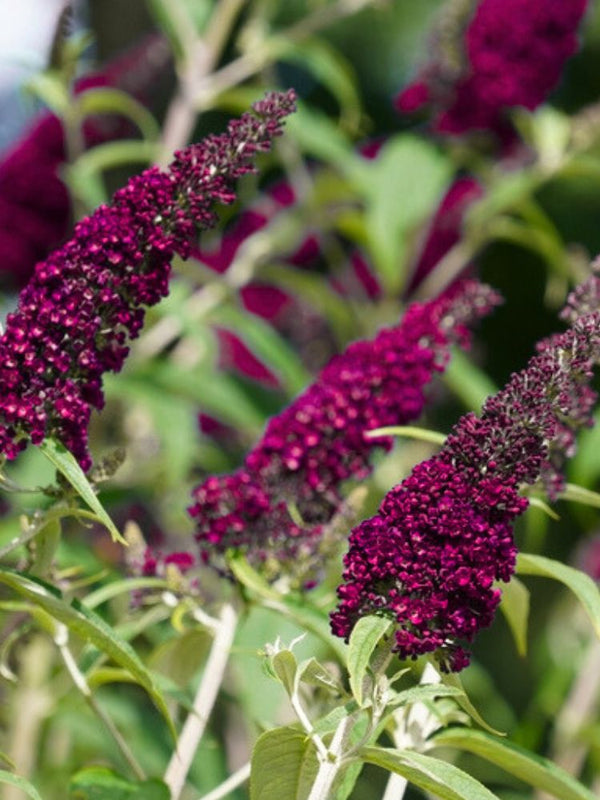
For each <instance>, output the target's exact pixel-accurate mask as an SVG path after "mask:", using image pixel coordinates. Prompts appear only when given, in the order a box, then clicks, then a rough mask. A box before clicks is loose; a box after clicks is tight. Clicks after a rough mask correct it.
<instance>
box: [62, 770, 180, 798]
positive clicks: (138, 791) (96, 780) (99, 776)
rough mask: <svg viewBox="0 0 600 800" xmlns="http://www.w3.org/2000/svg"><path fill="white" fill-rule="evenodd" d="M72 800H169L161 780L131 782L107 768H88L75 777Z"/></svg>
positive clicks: (73, 778) (70, 786)
mask: <svg viewBox="0 0 600 800" xmlns="http://www.w3.org/2000/svg"><path fill="white" fill-rule="evenodd" d="M69 791H70V797H71V800H169V798H170V792H169V789H168V788H167V786H166V784H164V783H163V782H162V781H159V780H155V779H152V780H148V781H136V782H135V783H132V782H131V781H128V780H126V779H125V778H122V777H121V776H120V775H117V774H116V773H114V772H112V771H111V770H109V769H106V768H105V767H88V768H87V769H83V770H81V771H80V772H78V773H76V774H75V775H73V777H72V778H71V782H70V784H69Z"/></svg>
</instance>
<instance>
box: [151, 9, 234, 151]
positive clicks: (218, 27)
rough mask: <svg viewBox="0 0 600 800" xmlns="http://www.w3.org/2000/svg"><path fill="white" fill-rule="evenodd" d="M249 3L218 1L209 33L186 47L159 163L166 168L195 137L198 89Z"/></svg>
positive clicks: (164, 130) (209, 24)
mask: <svg viewBox="0 0 600 800" xmlns="http://www.w3.org/2000/svg"><path fill="white" fill-rule="evenodd" d="M246 1H247V0H219V2H217V3H216V4H215V8H214V11H213V16H212V17H211V19H210V22H209V23H208V27H207V30H206V33H205V34H204V36H203V37H202V38H197V39H195V40H194V41H193V43H191V44H189V45H188V47H187V48H186V50H187V53H186V59H185V61H186V63H185V64H184V66H183V68H182V70H181V78H180V81H179V86H178V89H177V92H176V94H175V96H174V98H173V100H172V101H171V104H170V105H169V108H168V110H167V115H166V117H165V123H164V126H163V136H162V142H161V154H160V159H159V162H160V164H161V165H163V166H164V165H166V164H167V163H168V162H169V161H170V159H171V158H172V154H173V152H174V151H175V150H178V149H179V148H180V147H183V145H185V144H187V142H188V141H189V138H190V136H191V134H192V130H193V128H194V124H195V122H196V116H197V114H198V108H197V106H196V104H195V102H194V96H195V94H196V87H197V85H198V83H199V82H200V81H202V80H203V79H205V78H206V76H207V75H209V73H211V72H212V70H213V69H214V67H215V65H216V64H217V62H218V60H219V58H220V56H221V53H222V52H223V49H224V47H225V45H226V44H227V40H228V38H229V35H230V33H231V29H232V28H233V25H234V24H235V20H236V19H237V16H238V14H239V12H240V11H241V9H242V7H243V6H244V5H245V3H246Z"/></svg>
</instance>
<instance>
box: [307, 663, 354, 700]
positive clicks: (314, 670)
mask: <svg viewBox="0 0 600 800" xmlns="http://www.w3.org/2000/svg"><path fill="white" fill-rule="evenodd" d="M300 682H302V683H307V684H309V685H310V686H318V687H319V688H320V689H324V690H325V691H327V692H329V693H331V694H338V695H340V696H341V697H345V696H347V695H346V692H345V691H344V687H343V686H342V685H341V683H340V682H339V681H338V680H337V678H336V677H335V676H334V675H332V674H331V672H330V671H329V670H328V669H327V667H324V666H323V664H320V663H319V662H318V661H317V659H316V658H309V659H307V660H306V661H303V662H302V663H301V664H300V665H299V666H298V671H297V672H296V679H295V687H294V688H295V690H296V691H297V690H298V685H299V684H300Z"/></svg>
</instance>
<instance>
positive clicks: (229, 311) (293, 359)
mask: <svg viewBox="0 0 600 800" xmlns="http://www.w3.org/2000/svg"><path fill="white" fill-rule="evenodd" d="M210 318H211V321H213V322H215V323H216V324H217V325H222V326H223V327H224V328H227V330H229V331H232V332H233V333H235V334H237V335H238V336H239V337H240V339H242V341H243V342H244V344H246V345H247V346H248V347H249V348H250V350H252V352H253V353H254V354H255V355H256V356H257V358H258V359H259V360H260V361H262V362H263V363H264V364H265V365H266V366H267V367H269V368H270V369H272V370H273V371H274V372H275V373H276V374H277V375H278V377H279V378H280V380H281V382H282V384H283V386H284V387H285V388H286V389H287V391H288V393H289V394H291V395H295V394H298V392H300V391H302V389H303V388H304V387H305V386H306V385H307V384H308V383H309V382H310V375H309V373H308V372H307V371H306V370H305V369H304V367H303V366H302V365H301V364H300V362H299V361H298V354H297V353H296V352H295V351H294V350H293V349H292V348H291V347H290V346H289V345H288V343H287V342H286V341H285V340H284V339H283V337H282V336H281V335H280V334H279V333H277V331H276V330H275V328H273V326H272V325H269V323H268V322H265V321H264V320H262V319H260V317H257V316H255V315H254V314H248V313H244V312H242V311H240V310H239V309H236V308H233V307H232V306H221V307H220V308H217V309H215V310H214V311H213V312H211V314H210Z"/></svg>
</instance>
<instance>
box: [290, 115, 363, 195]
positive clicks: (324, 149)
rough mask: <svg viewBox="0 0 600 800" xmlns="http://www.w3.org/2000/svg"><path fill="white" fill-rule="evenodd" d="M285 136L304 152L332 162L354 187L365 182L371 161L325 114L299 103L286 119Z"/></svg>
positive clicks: (326, 161) (328, 162) (329, 162)
mask: <svg viewBox="0 0 600 800" xmlns="http://www.w3.org/2000/svg"><path fill="white" fill-rule="evenodd" d="M286 135H289V136H292V137H293V138H294V139H295V140H296V142H297V143H298V144H299V146H300V147H301V148H302V150H304V151H305V152H306V153H307V154H309V155H311V156H315V157H316V158H318V159H320V160H321V161H324V162H325V163H327V164H332V165H333V166H334V167H336V168H337V169H338V170H339V171H340V172H341V174H342V175H344V176H345V177H346V178H348V180H349V181H350V182H351V183H352V184H353V185H354V186H360V185H364V183H365V182H366V181H367V179H368V178H367V174H368V171H369V169H370V168H372V165H371V163H370V162H367V161H366V160H365V159H363V158H361V157H360V156H359V155H358V154H357V152H356V150H355V148H354V146H353V144H352V143H351V142H350V141H349V140H348V139H347V138H346V137H345V136H344V134H343V133H342V132H341V131H340V129H339V126H338V125H337V124H336V123H335V122H334V121H333V120H332V119H331V117H329V116H328V115H327V114H325V113H323V112H320V111H315V109H314V108H309V107H308V106H305V105H304V104H303V103H298V112H297V113H296V114H292V116H291V117H289V118H288V119H287V120H286Z"/></svg>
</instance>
